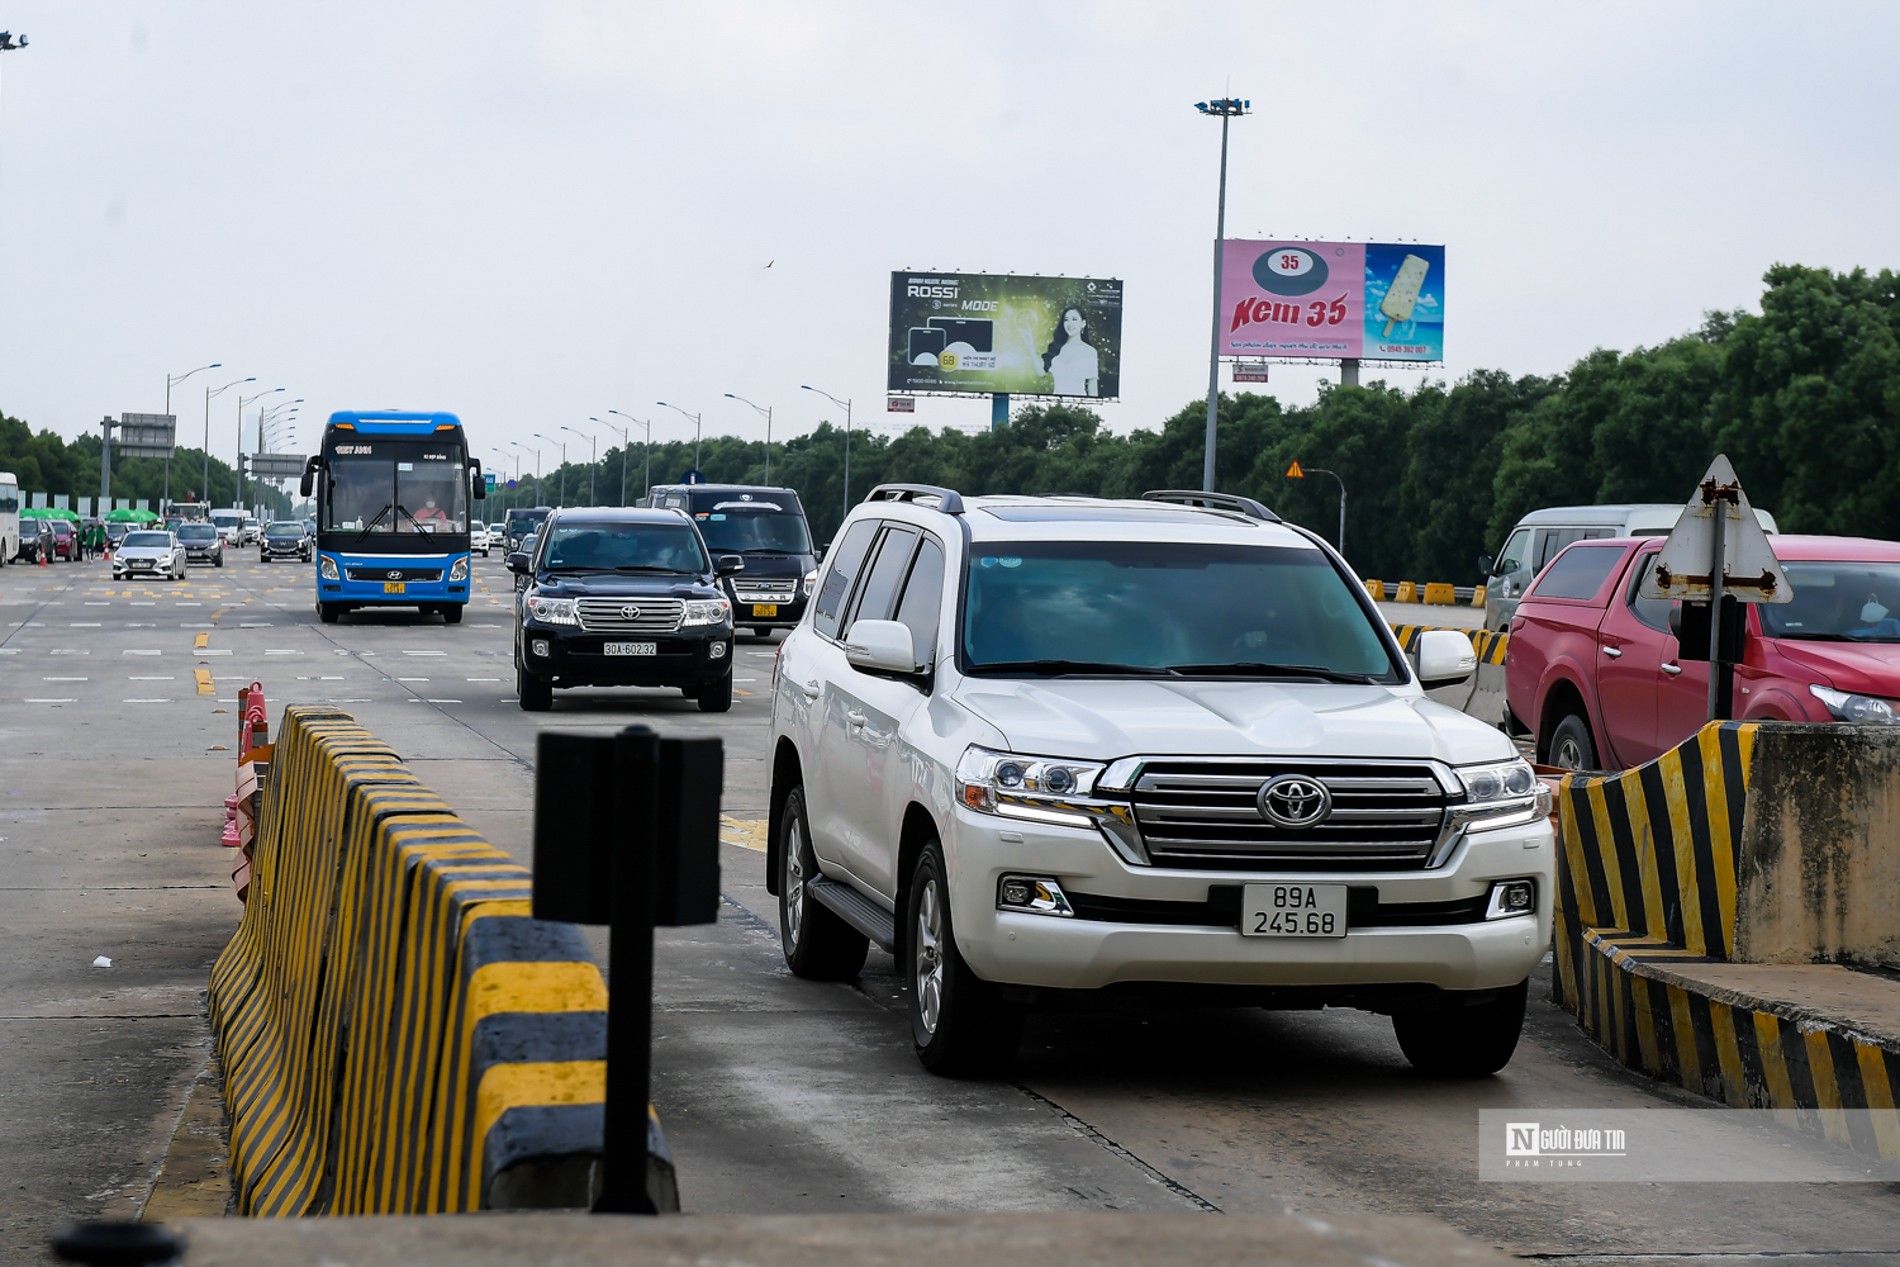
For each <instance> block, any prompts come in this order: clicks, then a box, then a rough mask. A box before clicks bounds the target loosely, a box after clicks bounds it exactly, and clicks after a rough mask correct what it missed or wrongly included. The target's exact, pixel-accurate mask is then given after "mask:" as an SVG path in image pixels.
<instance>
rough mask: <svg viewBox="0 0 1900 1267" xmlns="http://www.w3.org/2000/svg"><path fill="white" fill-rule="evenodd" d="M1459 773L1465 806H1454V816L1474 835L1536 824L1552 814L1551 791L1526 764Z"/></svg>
mask: <svg viewBox="0 0 1900 1267" xmlns="http://www.w3.org/2000/svg"><path fill="white" fill-rule="evenodd" d="M1457 773H1458V779H1459V781H1460V782H1461V783H1463V784H1464V785H1465V803H1464V804H1463V805H1459V806H1454V807H1453V812H1454V814H1455V815H1456V816H1457V817H1458V819H1459V820H1461V821H1462V822H1463V823H1464V824H1465V825H1467V826H1468V827H1470V828H1471V829H1472V830H1474V831H1482V830H1484V829H1486V828H1490V827H1516V826H1520V825H1522V824H1524V823H1533V822H1536V821H1537V820H1538V819H1540V818H1543V817H1545V816H1547V815H1548V814H1549V813H1550V789H1549V788H1547V787H1545V786H1544V785H1543V783H1542V782H1540V781H1539V780H1538V778H1537V774H1536V772H1535V771H1533V770H1532V769H1531V767H1530V763H1529V762H1527V761H1523V760H1519V759H1513V760H1510V761H1496V762H1492V763H1489V764H1486V765H1469V766H1461V767H1459V769H1458V772H1457Z"/></svg>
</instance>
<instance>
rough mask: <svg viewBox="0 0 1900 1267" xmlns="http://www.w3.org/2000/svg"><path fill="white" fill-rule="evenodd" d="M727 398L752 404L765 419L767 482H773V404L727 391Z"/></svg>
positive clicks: (744, 403) (754, 409) (743, 403)
mask: <svg viewBox="0 0 1900 1267" xmlns="http://www.w3.org/2000/svg"><path fill="white" fill-rule="evenodd" d="M726 399H727V400H736V401H738V402H739V403H740V404H742V405H750V406H751V407H752V412H754V413H756V414H758V415H759V416H761V417H763V418H764V419H765V482H766V483H767V484H770V483H771V482H772V406H770V405H760V404H757V403H755V402H753V401H750V400H747V399H746V398H745V397H744V396H735V395H733V394H732V393H731V392H727V393H726Z"/></svg>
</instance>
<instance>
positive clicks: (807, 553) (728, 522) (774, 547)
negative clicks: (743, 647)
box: [649, 484, 818, 635]
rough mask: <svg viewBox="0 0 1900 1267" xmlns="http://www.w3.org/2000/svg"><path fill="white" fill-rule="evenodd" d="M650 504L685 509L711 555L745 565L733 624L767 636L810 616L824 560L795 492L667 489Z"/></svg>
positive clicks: (749, 487) (729, 586)
mask: <svg viewBox="0 0 1900 1267" xmlns="http://www.w3.org/2000/svg"><path fill="white" fill-rule="evenodd" d="M649 504H651V505H654V506H660V507H669V508H671V509H674V510H679V511H684V512H685V513H686V514H688V515H690V516H692V520H693V525H694V527H696V528H698V529H699V532H700V535H701V536H703V537H704V538H705V539H706V548H707V549H709V550H711V551H712V552H713V553H714V554H736V555H738V556H739V557H740V558H742V559H744V560H745V578H744V579H743V580H731V581H727V582H726V595H727V597H729V598H731V599H732V604H733V605H732V622H733V624H735V625H744V626H745V627H746V628H748V629H750V630H751V631H752V632H753V633H755V634H760V635H769V634H770V632H771V631H772V630H774V629H790V628H792V627H793V626H794V625H796V624H797V623H798V622H799V620H800V619H802V618H803V617H804V615H805V603H806V600H808V599H809V598H810V597H811V585H812V581H813V580H814V579H815V576H816V572H817V569H818V556H817V554H816V553H815V552H814V551H813V550H812V546H811V527H810V525H808V524H807V523H806V522H805V507H804V506H803V505H802V504H801V503H800V502H799V500H798V494H797V493H794V492H793V491H792V490H791V489H789V488H770V487H767V486H764V485H757V484H662V485H659V486H658V487H656V488H654V489H653V491H652V493H651V495H650V503H649Z"/></svg>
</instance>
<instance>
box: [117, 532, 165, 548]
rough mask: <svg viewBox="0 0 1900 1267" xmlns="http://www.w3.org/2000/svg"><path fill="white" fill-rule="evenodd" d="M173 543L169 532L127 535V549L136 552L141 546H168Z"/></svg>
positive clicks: (131, 533) (132, 533)
mask: <svg viewBox="0 0 1900 1267" xmlns="http://www.w3.org/2000/svg"><path fill="white" fill-rule="evenodd" d="M171 543H172V542H171V534H170V533H169V532H128V533H126V534H125V547H126V549H128V550H135V549H137V548H138V547H140V546H168V545H170V544H171Z"/></svg>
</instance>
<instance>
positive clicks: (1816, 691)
mask: <svg viewBox="0 0 1900 1267" xmlns="http://www.w3.org/2000/svg"><path fill="white" fill-rule="evenodd" d="M1808 694H1810V695H1812V696H1814V698H1815V699H1818V700H1820V701H1821V703H1822V704H1823V705H1825V706H1826V708H1827V711H1828V715H1829V716H1831V717H1832V718H1833V719H1834V720H1835V721H1850V722H1865V723H1871V724H1873V725H1883V726H1891V725H1893V724H1894V723H1895V722H1900V712H1896V711H1895V708H1894V704H1893V701H1892V700H1884V699H1879V698H1877V697H1875V696H1872V695H1850V694H1849V693H1847V692H1846V691H1837V690H1834V689H1833V688H1831V687H1826V686H1822V685H1821V684H1820V683H1818V682H1817V683H1815V684H1814V685H1812V686H1810V687H1808Z"/></svg>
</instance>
